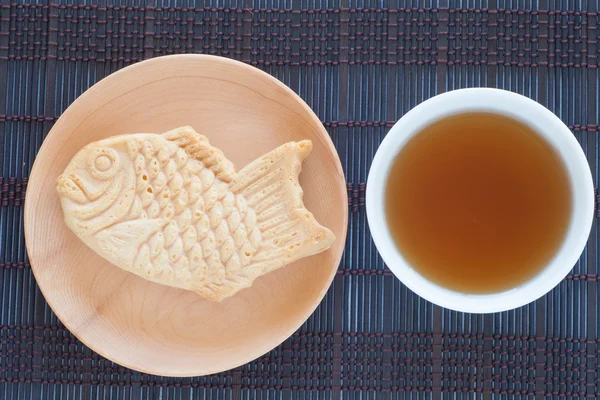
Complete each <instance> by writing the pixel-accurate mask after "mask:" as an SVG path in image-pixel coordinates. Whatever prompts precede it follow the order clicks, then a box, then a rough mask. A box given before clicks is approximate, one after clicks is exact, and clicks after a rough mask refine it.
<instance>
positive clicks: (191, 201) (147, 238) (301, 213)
mask: <svg viewBox="0 0 600 400" xmlns="http://www.w3.org/2000/svg"><path fill="white" fill-rule="evenodd" d="M311 149H312V143H311V142H310V141H308V140H307V141H301V142H291V143H287V144H284V145H282V146H280V147H279V148H277V149H275V150H273V151H271V152H270V153H268V154H265V155H263V156H262V157H260V158H258V159H257V160H255V161H253V162H251V163H250V164H249V165H247V166H246V167H245V168H243V169H242V170H240V171H239V172H236V170H235V167H234V165H233V163H232V162H231V161H229V160H228V159H227V158H226V157H225V155H224V154H223V152H221V151H220V150H219V149H217V148H216V147H213V146H211V144H210V143H209V141H208V139H207V138H206V137H204V136H203V135H200V134H198V133H196V132H195V131H194V130H193V129H192V128H190V127H182V128H178V129H174V130H172V131H169V132H166V133H163V134H139V133H138V134H129V135H121V136H113V137H110V138H108V139H104V140H101V141H98V142H94V143H91V144H89V145H87V146H86V147H84V148H83V149H82V150H80V151H79V152H78V153H77V154H76V155H75V157H74V158H73V159H72V160H71V162H70V163H69V165H68V166H67V168H66V169H65V171H64V173H63V174H62V175H61V176H60V177H59V178H58V181H57V184H56V191H57V193H58V195H59V196H60V200H61V203H62V209H63V213H64V217H65V223H66V224H67V226H68V227H69V228H70V229H71V230H72V231H73V232H74V233H75V234H76V235H77V236H78V237H79V238H80V239H81V240H82V241H83V242H84V243H85V244H86V245H87V246H89V247H90V248H92V249H93V250H94V251H95V252H96V253H98V254H99V255H101V256H102V257H104V258H105V259H106V260H108V261H110V262H111V263H112V264H114V265H116V266H118V267H120V268H122V269H124V270H125V271H129V272H132V273H134V274H136V275H138V276H141V277H143V278H145V279H148V280H150V281H153V282H156V283H160V284H164V285H169V286H173V287H177V288H182V289H186V290H191V291H194V292H196V293H198V294H199V295H201V296H203V297H205V298H206V299H209V300H213V301H221V300H222V299H224V298H226V297H229V296H231V295H233V294H235V293H236V292H238V291H239V290H240V289H243V288H246V287H249V286H251V285H252V283H253V281H254V280H255V279H256V278H257V277H259V276H261V275H263V274H266V273H269V272H271V271H274V270H276V269H278V268H281V267H283V266H285V265H287V264H289V263H291V262H293V261H296V260H298V259H300V258H303V257H307V256H310V255H313V254H316V253H319V252H321V251H324V250H326V249H328V248H329V247H330V246H331V244H332V243H333V241H334V240H335V237H334V235H333V233H332V232H331V231H330V230H329V229H327V228H325V227H323V226H321V225H320V224H319V223H318V222H317V221H316V220H315V218H314V216H313V215H312V213H310V212H309V211H308V210H307V209H306V208H305V207H304V203H303V201H302V195H303V192H302V188H301V187H300V184H299V182H298V174H299V173H300V170H301V167H302V161H303V160H304V159H305V158H306V157H307V156H308V154H309V153H310V151H311Z"/></svg>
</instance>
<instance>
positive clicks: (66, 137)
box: [25, 55, 348, 376]
mask: <svg viewBox="0 0 600 400" xmlns="http://www.w3.org/2000/svg"><path fill="white" fill-rule="evenodd" d="M182 125H191V126H192V127H194V128H195V129H196V131H198V132H200V133H203V134H205V135H206V136H207V137H208V138H209V139H210V140H211V143H213V144H214V145H215V146H217V147H219V148H220V149H222V150H223V151H224V152H225V154H226V156H227V157H228V158H229V159H230V160H232V161H233V162H235V163H236V165H237V166H238V168H241V167H243V166H244V165H246V164H247V163H249V162H250V161H252V160H254V159H255V158H257V157H259V156H260V155H262V154H264V153H267V152H268V151H270V150H272V149H274V148H275V147H277V146H279V145H281V144H283V143H285V142H288V141H292V140H301V139H310V140H312V142H313V151H312V153H311V154H310V156H309V157H308V158H307V159H306V161H305V163H304V166H303V169H302V173H301V175H300V183H301V185H302V187H303V189H304V201H305V204H306V207H307V208H308V209H309V210H311V211H312V212H313V213H314V214H315V217H316V218H317V220H318V221H320V222H321V223H322V224H323V225H325V226H327V227H329V228H330V229H331V230H332V231H333V232H334V233H335V235H336V241H335V243H334V244H333V246H332V247H331V249H329V250H328V251H326V252H323V253H321V254H319V255H316V256H313V257H308V258H305V259H303V260H300V261H298V262H296V263H294V264H291V265H288V266H287V267H285V268H281V269H279V270H278V271H275V272H273V273H270V274H267V275H265V276H263V277H260V278H259V279H257V280H256V282H255V283H254V285H253V286H252V287H251V288H249V289H246V290H243V291H241V292H239V293H238V294H236V295H235V296H233V297H231V298H229V299H226V300H224V301H223V302H222V303H213V302H209V301H207V300H204V299H203V298H201V297H200V296H198V295H196V294H194V293H192V292H187V291H184V290H178V289H173V288H169V287H166V286H162V285H158V284H154V283H150V282H148V281H146V280H144V279H141V278H139V277H137V276H134V275H133V274H130V273H127V272H125V271H122V270H121V269H119V268H117V267H115V266H113V265H111V264H110V263H108V262H107V261H105V260H104V259H102V258H101V257H100V256H98V255H96V254H95V253H94V252H93V251H92V250H90V249H89V248H88V247H87V246H86V245H84V244H83V242H81V241H80V240H79V239H78V238H77V237H76V236H75V235H74V234H73V233H72V232H71V231H70V230H69V229H68V228H67V227H66V226H65V224H64V222H63V214H62V210H61V207H60V203H59V200H58V197H57V195H56V194H55V192H54V186H55V182H56V178H57V177H58V176H59V174H60V173H61V172H62V171H63V170H64V168H65V167H66V166H67V163H68V162H69V161H70V160H71V158H72V157H73V156H74V155H75V153H76V152H77V151H78V150H79V149H81V148H82V147H83V146H84V145H86V144H87V143H90V142H92V141H96V140H100V139H103V138H106V137H109V136H113V135H118V134H123V133H135V132H156V133H160V132H164V131H166V130H169V129H172V128H175V127H178V126H182ZM347 204H348V203H347V196H346V188H345V179H344V174H343V171H342V167H341V164H340V160H339V158H338V156H337V153H336V150H335V148H334V146H333V143H332V142H331V140H330V138H329V136H328V134H327V132H326V131H325V129H324V128H323V126H322V125H321V123H320V121H319V119H318V118H317V117H316V115H315V114H314V113H313V112H312V111H311V110H310V108H309V107H308V106H307V105H306V104H305V103H304V102H303V101H302V100H301V99H300V98H299V97H298V96H297V95H296V94H295V93H294V92H292V91H291V90H290V89H289V88H287V87H286V86H285V85H284V84H282V83H281V82H279V81H278V80H276V79H274V78H272V77H271V76H269V75H267V74H265V73H263V72H261V71H259V70H258V69H255V68H253V67H250V66H247V65H244V64H242V63H238V62H235V61H231V60H227V59H224V58H218V57H211V56H202V55H181V56H169V57H161V58H155V59H152V60H149V61H145V62H141V63H139V64H135V65H133V66H130V67H128V68H125V69H123V70H120V71H119V72H116V73H114V74H112V75H110V76H109V77H107V78H106V79H103V80H102V81H101V82H99V83H98V84H96V85H94V86H93V87H92V88H90V89H89V90H88V91H86V92H85V93H84V94H83V95H82V96H81V97H80V98H79V99H77V100H76V101H75V102H74V103H73V104H72V105H71V106H70V107H69V108H68V110H67V111H66V112H65V113H64V114H63V115H62V117H61V118H60V119H59V120H58V122H57V123H56V125H55V126H54V127H53V129H52V131H51V132H50V133H49V135H48V137H47V138H46V140H45V141H44V144H43V145H42V147H41V149H40V151H39V153H38V156H37V159H36V161H35V164H34V166H33V170H32V172H31V179H30V181H29V184H28V187H27V198H26V202H25V237H26V240H27V249H28V252H29V257H30V260H31V264H32V268H33V272H34V274H35V277H36V279H37V282H38V284H39V286H40V289H41V290H42V293H43V294H44V296H45V298H46V300H47V301H48V303H49V304H50V306H51V307H52V309H53V310H54V312H55V313H56V315H57V316H58V317H59V318H60V320H61V321H62V322H63V323H64V324H65V325H66V326H67V327H68V328H69V330H70V331H71V332H73V334H74V335H75V336H77V337H78V338H79V339H80V340H81V341H82V342H83V343H85V344H86V345H87V346H89V347H90V348H92V349H93V350H95V351H96V352H98V353H100V354H101V355H103V356H104V357H106V358H108V359H110V360H112V361H114V362H116V363H118V364H121V365H124V366H126V367H129V368H132V369H135V370H139V371H143V372H148V373H152V374H157V375H166V376H196V375H207V374H212V373H215V372H220V371H224V370H227V369H231V368H234V367H236V366H239V365H241V364H244V363H246V362H249V361H251V360H253V359H255V358H257V357H259V356H261V355H262V354H264V353H266V352H268V351H269V350H271V349H273V348H274V347H276V346H277V345H278V344H280V343H281V342H283V341H284V340H285V339H286V338H287V337H289V336H290V335H291V334H292V333H293V332H294V331H295V330H296V329H298V328H299V327H300V325H301V324H302V323H303V322H304V321H305V320H306V319H307V318H308V317H309V316H310V314H311V313H312V312H313V311H314V310H315V308H316V307H317V305H318V304H319V302H320V301H321V300H322V299H323V296H324V295H325V293H326V292H327V289H328V288H329V286H330V284H331V282H332V280H333V277H334V276H335V273H336V270H337V267H338V264H339V262H340V259H341V255H342V251H343V248H344V240H345V237H346V226H347V219H348V212H347V208H348V207H347Z"/></svg>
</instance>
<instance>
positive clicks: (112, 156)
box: [89, 147, 119, 179]
mask: <svg viewBox="0 0 600 400" xmlns="http://www.w3.org/2000/svg"><path fill="white" fill-rule="evenodd" d="M94 152H95V153H96V154H95V155H94V157H91V158H90V162H89V170H90V173H91V174H92V175H93V176H94V178H97V179H109V178H112V177H113V176H114V175H115V174H116V173H117V171H118V170H119V154H118V153H117V152H116V151H115V150H114V149H111V148H109V147H102V148H98V149H96V150H95V151H94Z"/></svg>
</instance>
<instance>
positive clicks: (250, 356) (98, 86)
mask: <svg viewBox="0 0 600 400" xmlns="http://www.w3.org/2000/svg"><path fill="white" fill-rule="evenodd" d="M178 60H204V61H205V62H213V63H220V64H222V65H223V66H224V67H227V66H233V67H235V68H241V69H243V70H245V72H246V73H249V74H254V75H255V76H256V77H257V79H264V80H268V81H270V82H271V83H273V84H275V85H276V86H277V87H278V88H279V89H280V90H282V91H283V92H284V93H285V95H287V96H289V97H291V98H292V99H294V101H295V102H296V103H298V104H299V105H300V106H301V107H302V109H303V111H304V113H305V114H306V116H307V117H308V118H310V120H311V121H312V122H314V125H315V127H316V128H318V131H319V134H320V136H322V138H323V144H324V145H325V146H326V147H327V150H328V151H329V152H330V153H331V154H332V155H333V158H334V160H335V163H336V169H337V170H338V171H337V173H339V175H340V176H341V178H342V179H343V180H344V187H345V174H344V170H343V168H342V164H341V160H340V158H339V154H338V152H337V149H336V148H335V145H334V143H333V141H332V139H331V137H330V136H329V133H328V132H327V130H326V129H325V127H324V126H323V123H322V122H321V120H320V119H319V118H318V116H317V115H316V114H315V112H314V111H313V110H312V109H311V108H310V107H309V106H308V104H307V103H306V102H305V101H304V100H303V99H302V98H301V97H300V96H299V95H298V94H297V93H296V92H294V91H293V90H292V89H291V88H290V87H288V86H287V85H286V84H284V83H283V82H281V81H280V80H279V79H277V78H275V77H274V76H272V75H270V74H268V73H266V72H264V71H262V70H260V69H258V68H256V67H253V66H251V65H248V64H246V63H243V62H241V61H237V60H233V59H230V58H226V57H221V56H215V55H208V54H175V55H167V56H159V57H154V58H150V59H147V60H144V61H140V62H138V63H135V64H132V65H128V66H126V67H124V68H121V69H119V70H117V71H115V72H113V73H111V74H109V75H107V76H105V77H103V78H102V79H100V80H99V81H98V82H96V83H95V84H93V85H92V86H90V87H89V88H87V89H86V90H85V91H84V92H83V93H82V94H81V95H80V96H79V97H77V98H76V99H75V100H74V101H73V102H72V103H71V104H70V105H69V106H68V107H67V108H66V109H65V111H64V112H63V114H62V115H61V116H60V117H59V118H58V120H57V121H56V123H55V124H54V125H53V126H52V128H51V129H50V131H49V132H48V135H47V136H46V137H45V138H44V140H43V142H42V145H41V146H40V148H39V150H38V153H37V154H36V158H35V160H34V163H33V166H32V168H31V171H30V174H29V182H30V183H31V181H32V180H33V179H35V176H36V175H37V169H39V168H41V167H40V166H39V163H38V156H39V155H40V154H43V152H44V151H45V148H46V147H47V143H48V142H49V141H48V139H49V138H52V136H54V135H57V134H58V133H57V132H58V131H60V129H61V125H62V121H64V120H66V119H67V118H69V117H70V115H71V114H72V113H73V112H75V111H74V108H75V107H73V106H74V105H76V104H78V103H80V102H82V101H84V100H86V99H87V98H88V97H92V96H94V95H95V92H97V91H99V90H102V89H103V86H104V85H107V84H109V83H110V81H112V80H114V79H115V78H118V77H119V76H121V75H123V74H127V73H131V72H134V71H136V70H138V69H140V68H147V67H151V66H154V65H159V64H162V63H170V62H177V61H178ZM340 193H341V195H342V199H343V200H344V201H343V204H341V205H340V207H341V210H342V211H343V213H342V216H343V220H342V234H341V235H340V236H339V237H336V241H337V240H340V241H343V242H345V240H346V236H347V231H348V197H347V192H346V190H341V191H340ZM32 202H33V200H31V196H26V197H25V202H24V212H23V214H24V215H23V226H24V228H25V229H24V236H25V244H26V248H27V243H31V240H30V237H29V236H30V233H29V230H28V229H26V227H27V226H28V225H29V223H28V221H29V218H30V214H31V213H32V212H33V211H32V207H33V205H32ZM31 234H32V233H31ZM343 253H344V246H340V250H339V251H338V254H336V255H335V258H334V262H332V267H331V272H330V273H329V276H328V277H327V280H326V282H325V284H324V285H323V287H322V288H321V290H320V291H319V293H318V295H317V296H315V299H314V301H313V303H312V304H311V305H310V306H309V307H307V308H306V309H305V310H304V312H303V313H301V314H300V315H299V318H298V320H297V322H296V323H295V324H290V328H289V329H286V330H285V333H284V334H283V335H282V339H281V340H277V341H276V342H274V343H276V344H274V345H273V346H272V347H270V349H268V350H266V351H258V352H255V353H253V352H251V351H250V352H248V353H247V356H246V357H242V358H240V361H239V362H238V363H235V364H232V365H230V366H228V367H227V368H218V369H215V370H211V371H206V372H205V371H203V372H200V373H198V372H196V373H193V372H189V371H188V372H185V371H172V372H171V371H159V370H158V369H157V368H152V367H148V366H146V365H144V364H136V363H133V362H122V361H120V360H119V359H118V357H115V356H113V355H111V354H108V353H107V352H105V351H103V350H102V349H99V348H98V347H97V346H95V345H94V344H92V343H91V342H88V341H87V340H86V338H85V337H83V336H81V335H80V334H79V332H75V331H73V330H71V329H70V328H69V324H68V323H66V322H64V319H65V318H64V317H65V316H64V315H62V312H61V310H60V308H59V307H58V306H57V304H55V303H54V299H53V297H52V296H47V293H46V290H45V289H44V287H43V286H42V285H39V284H38V287H39V288H40V291H41V293H42V295H43V296H44V299H45V301H46V302H47V303H48V305H49V307H50V309H51V310H52V311H53V312H54V314H55V315H56V316H57V318H58V319H59V320H60V321H61V323H62V324H63V325H64V326H65V328H67V329H68V330H69V332H71V333H72V334H73V335H74V336H75V337H76V338H77V339H78V340H79V341H81V342H82V343H83V344H84V345H85V346H87V347H88V348H90V349H92V350H93V351H94V352H96V353H98V354H99V355H101V356H102V357H104V358H106V359H108V360H110V361H112V362H115V363H116V364H119V365H121V366H124V367H126V368H129V369H132V370H135V371H139V372H142V373H147V374H152V375H157V376H165V377H182V378H183V377H195V376H206V375H211V374H216V373H220V372H224V371H229V370H231V369H234V368H237V367H239V366H241V365H244V364H247V363H249V362H251V361H253V360H256V359H257V358H259V357H261V356H263V355H265V354H267V353H268V352H270V351H272V350H273V349H275V348H277V347H278V346H280V345H281V344H282V343H283V342H285V341H286V340H287V339H288V338H289V337H291V336H292V335H293V334H294V332H296V331H297V330H298V329H299V328H300V327H301V326H302V325H303V324H304V323H305V322H306V321H307V320H308V318H309V317H310V316H311V315H312V314H313V313H314V312H315V310H316V309H317V307H318V306H319V304H321V302H322V301H323V299H324V297H325V295H326V294H327V292H328V291H329V289H330V288H331V285H332V283H333V280H334V278H335V276H336V274H337V270H338V268H339V265H340V262H341V260H342V256H343ZM37 261H38V260H33V257H30V264H31V270H32V272H33V275H34V277H35V279H36V282H39V276H38V274H39V271H38V268H37Z"/></svg>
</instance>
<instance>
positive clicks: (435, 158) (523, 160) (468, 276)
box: [385, 113, 572, 294]
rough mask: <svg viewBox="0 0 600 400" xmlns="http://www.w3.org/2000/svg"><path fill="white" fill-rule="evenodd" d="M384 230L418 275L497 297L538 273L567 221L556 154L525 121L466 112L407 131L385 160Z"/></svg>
mask: <svg viewBox="0 0 600 400" xmlns="http://www.w3.org/2000/svg"><path fill="white" fill-rule="evenodd" d="M385 196H386V198H385V212H386V218H387V221H388V226H389V229H390V232H391V234H392V237H393V238H394V240H395V242H396V245H397V247H398V248H399V250H400V252H401V253H402V255H403V256H404V258H405V259H406V261H407V262H408V263H409V264H410V265H411V266H412V267H413V268H414V269H415V270H417V271H418V272H419V273H420V274H421V275H423V276H424V277H425V278H427V279H429V280H431V281H432V282H435V283H437V284H439V285H440V286H443V287H446V288H449V289H452V290H455V291H459V292H463V293H478V294H482V293H496V292H501V291H504V290H507V289H511V288H513V287H516V286H519V285H520V284H522V283H524V282H525V281H527V280H528V279H530V278H532V277H533V276H534V275H536V274H537V273H538V272H539V271H540V270H541V269H542V268H543V267H544V266H545V265H547V264H548V262H549V261H550V259H551V258H552V257H553V256H554V255H555V254H556V252H557V251H558V249H559V248H560V246H561V243H562V242H563V240H564V238H565V235H566V232H567V228H568V225H569V221H570V217H571V208H572V207H571V202H572V198H571V197H572V194H571V187H570V182H569V178H568V175H567V171H566V169H565V166H564V165H563V162H562V161H561V159H560V158H559V156H558V154H557V153H556V152H555V150H554V149H553V148H552V147H551V145H550V144H549V143H547V142H546V141H545V140H544V139H543V138H542V137H540V136H539V135H538V134H536V133H535V132H534V131H532V130H531V129H530V128H529V127H527V126H526V125H524V124H522V123H520V122H517V121H515V120H512V119H509V118H507V117H503V116H498V115H493V114H485V113H472V114H460V115H456V116H453V117H449V118H446V119H443V120H440V121H437V122H435V123H433V124H431V125H429V126H427V127H426V128H425V129H424V130H423V131H421V132H420V133H418V134H417V135H415V136H414V137H413V138H412V139H411V140H410V141H409V142H408V143H407V144H406V145H405V146H404V147H403V148H402V150H401V151H400V152H399V154H398V155H397V156H396V158H395V160H394V161H393V163H392V165H391V169H390V172H389V176H388V181H387V187H386V195H385Z"/></svg>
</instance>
